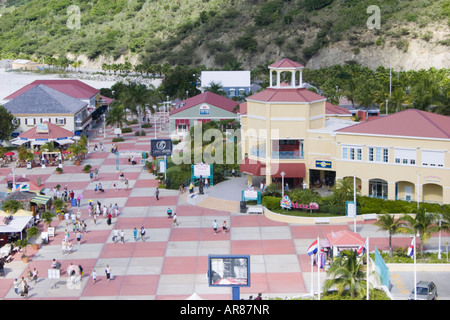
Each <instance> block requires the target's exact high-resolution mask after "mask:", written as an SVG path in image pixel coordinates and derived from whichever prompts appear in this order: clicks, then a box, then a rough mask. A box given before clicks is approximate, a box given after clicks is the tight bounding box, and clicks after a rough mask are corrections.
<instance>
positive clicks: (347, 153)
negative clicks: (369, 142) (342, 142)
mask: <svg viewBox="0 0 450 320" xmlns="http://www.w3.org/2000/svg"><path fill="white" fill-rule="evenodd" d="M362 154H363V150H362V147H361V146H348V145H347V146H342V159H344V160H350V161H362V158H363V155H362Z"/></svg>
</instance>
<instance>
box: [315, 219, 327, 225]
mask: <svg viewBox="0 0 450 320" xmlns="http://www.w3.org/2000/svg"><path fill="white" fill-rule="evenodd" d="M329 223H330V218H314V224H329Z"/></svg>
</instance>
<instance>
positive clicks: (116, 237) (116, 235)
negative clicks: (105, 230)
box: [113, 228, 119, 243]
mask: <svg viewBox="0 0 450 320" xmlns="http://www.w3.org/2000/svg"><path fill="white" fill-rule="evenodd" d="M118 238H119V230H117V229H116V228H114V230H113V241H114V243H117V241H118V240H119V239H118Z"/></svg>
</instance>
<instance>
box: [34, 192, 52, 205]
mask: <svg viewBox="0 0 450 320" xmlns="http://www.w3.org/2000/svg"><path fill="white" fill-rule="evenodd" d="M51 198H52V197H49V196H44V195H42V194H38V195H37V196H36V197H34V198H33V199H32V200H31V202H33V203H36V204H47V202H48V201H49V200H50V199H51Z"/></svg>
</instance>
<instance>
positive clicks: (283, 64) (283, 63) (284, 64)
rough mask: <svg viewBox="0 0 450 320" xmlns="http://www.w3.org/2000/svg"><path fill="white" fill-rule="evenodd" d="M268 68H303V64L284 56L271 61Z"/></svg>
mask: <svg viewBox="0 0 450 320" xmlns="http://www.w3.org/2000/svg"><path fill="white" fill-rule="evenodd" d="M269 68H303V66H302V65H301V64H300V63H298V62H295V61H292V60H291V59H288V58H284V59H282V60H280V61H277V62H275V63H272V64H271V65H270V66H269Z"/></svg>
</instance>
